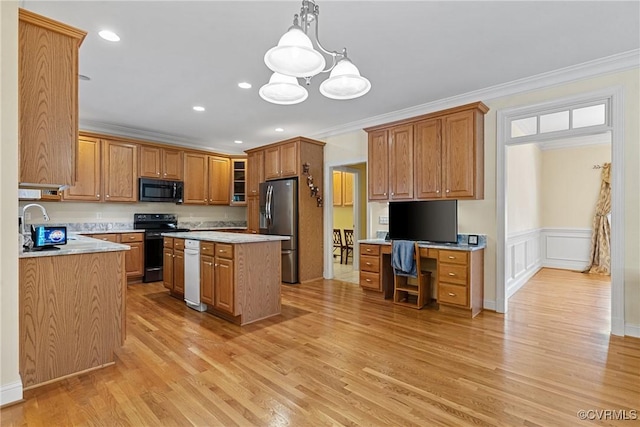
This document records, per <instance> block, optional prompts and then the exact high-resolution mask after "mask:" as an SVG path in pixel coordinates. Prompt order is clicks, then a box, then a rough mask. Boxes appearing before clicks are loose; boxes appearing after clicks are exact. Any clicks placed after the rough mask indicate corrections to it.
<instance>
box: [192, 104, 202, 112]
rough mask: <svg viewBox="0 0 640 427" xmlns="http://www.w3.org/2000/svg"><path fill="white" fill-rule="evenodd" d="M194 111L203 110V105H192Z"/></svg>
mask: <svg viewBox="0 0 640 427" xmlns="http://www.w3.org/2000/svg"><path fill="white" fill-rule="evenodd" d="M193 110H194V111H204V107H202V106H200V105H196V106H195V107H193Z"/></svg>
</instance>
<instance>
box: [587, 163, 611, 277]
mask: <svg viewBox="0 0 640 427" xmlns="http://www.w3.org/2000/svg"><path fill="white" fill-rule="evenodd" d="M609 212H611V163H605V164H604V165H603V166H602V183H601V184H600V196H599V198H598V203H597V204H596V214H595V216H594V217H593V235H592V236H591V257H590V258H589V260H590V264H589V267H587V269H586V270H585V271H584V272H585V273H596V274H607V275H610V274H611V244H610V239H611V225H610V224H609V219H608V218H607V214H608V213H609Z"/></svg>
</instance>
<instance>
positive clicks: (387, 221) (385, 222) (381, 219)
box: [378, 216, 389, 225]
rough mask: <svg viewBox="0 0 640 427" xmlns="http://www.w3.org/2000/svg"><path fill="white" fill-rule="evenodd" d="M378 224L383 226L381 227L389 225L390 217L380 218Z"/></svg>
mask: <svg viewBox="0 0 640 427" xmlns="http://www.w3.org/2000/svg"><path fill="white" fill-rule="evenodd" d="M378 224H381V225H386V224H389V217H388V216H380V217H378Z"/></svg>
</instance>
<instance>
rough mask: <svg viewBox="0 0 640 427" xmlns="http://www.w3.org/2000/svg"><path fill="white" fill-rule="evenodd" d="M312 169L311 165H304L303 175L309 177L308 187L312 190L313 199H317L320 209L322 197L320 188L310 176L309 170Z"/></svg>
mask: <svg viewBox="0 0 640 427" xmlns="http://www.w3.org/2000/svg"><path fill="white" fill-rule="evenodd" d="M310 169H311V165H310V164H309V163H303V164H302V174H303V175H306V176H307V185H308V186H309V189H310V190H311V197H315V198H316V202H317V204H318V207H319V208H320V207H322V196H320V195H319V194H320V187H318V186H316V185H315V184H314V183H313V176H311V175H310V172H309V170H310Z"/></svg>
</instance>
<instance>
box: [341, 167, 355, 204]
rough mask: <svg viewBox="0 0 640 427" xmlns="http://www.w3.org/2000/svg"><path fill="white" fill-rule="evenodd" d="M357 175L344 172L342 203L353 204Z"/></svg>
mask: <svg viewBox="0 0 640 427" xmlns="http://www.w3.org/2000/svg"><path fill="white" fill-rule="evenodd" d="M354 177H355V175H354V174H352V173H350V172H344V173H343V174H342V205H343V206H353V179H354Z"/></svg>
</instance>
